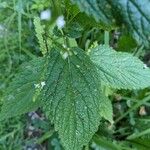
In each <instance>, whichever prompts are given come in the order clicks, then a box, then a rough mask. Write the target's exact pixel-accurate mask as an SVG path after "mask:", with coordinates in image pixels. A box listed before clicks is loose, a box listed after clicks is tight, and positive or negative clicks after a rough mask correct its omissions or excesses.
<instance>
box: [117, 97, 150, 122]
mask: <svg viewBox="0 0 150 150" xmlns="http://www.w3.org/2000/svg"><path fill="white" fill-rule="evenodd" d="M149 100H150V96H147V97H145V98H144V99H142V100H139V101H138V102H137V103H136V104H135V105H134V106H132V107H131V108H130V109H128V111H126V112H125V113H124V114H123V115H121V116H120V117H119V118H118V119H116V120H115V124H116V123H118V122H119V121H120V120H122V119H123V118H124V117H125V116H127V115H128V114H129V113H130V112H131V111H133V110H135V109H137V108H138V107H140V106H141V105H142V104H144V103H146V102H147V101H149Z"/></svg>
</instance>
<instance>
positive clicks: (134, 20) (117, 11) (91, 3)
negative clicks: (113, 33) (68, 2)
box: [72, 0, 150, 46]
mask: <svg viewBox="0 0 150 150" xmlns="http://www.w3.org/2000/svg"><path fill="white" fill-rule="evenodd" d="M72 2H74V3H76V4H78V6H79V7H80V9H81V10H82V11H84V12H86V13H87V14H88V15H91V16H93V17H94V18H95V20H97V21H99V22H101V23H103V24H105V25H106V26H111V25H113V24H114V22H115V21H116V22H117V24H120V23H121V24H122V23H123V24H125V27H127V29H128V30H129V31H130V32H129V33H131V35H132V36H133V37H134V38H135V39H136V40H137V42H138V43H139V44H140V43H143V44H145V45H146V46H149V45H150V44H149V43H150V15H149V14H150V9H149V8H150V2H149V0H144V1H142V0H72Z"/></svg>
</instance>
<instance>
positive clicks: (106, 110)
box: [100, 98, 113, 123]
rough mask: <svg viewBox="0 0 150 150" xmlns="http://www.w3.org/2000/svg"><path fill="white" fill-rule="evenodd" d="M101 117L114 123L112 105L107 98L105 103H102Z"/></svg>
mask: <svg viewBox="0 0 150 150" xmlns="http://www.w3.org/2000/svg"><path fill="white" fill-rule="evenodd" d="M100 115H101V116H102V117H104V118H105V119H106V120H108V121H109V122H111V123H113V108H112V103H111V101H110V100H109V99H108V98H105V101H103V103H101V109H100Z"/></svg>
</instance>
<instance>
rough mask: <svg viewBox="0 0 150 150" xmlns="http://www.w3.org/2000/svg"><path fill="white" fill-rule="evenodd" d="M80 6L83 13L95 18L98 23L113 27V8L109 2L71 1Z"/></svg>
mask: <svg viewBox="0 0 150 150" xmlns="http://www.w3.org/2000/svg"><path fill="white" fill-rule="evenodd" d="M71 1H72V2H73V3H76V4H78V6H79V7H80V9H81V11H84V12H86V13H87V14H88V15H90V16H93V17H94V18H95V20H96V21H100V22H101V23H102V24H104V25H106V26H108V27H110V26H111V25H113V16H112V14H111V6H110V5H109V2H107V0H71Z"/></svg>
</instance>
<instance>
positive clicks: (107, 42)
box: [104, 31, 109, 46]
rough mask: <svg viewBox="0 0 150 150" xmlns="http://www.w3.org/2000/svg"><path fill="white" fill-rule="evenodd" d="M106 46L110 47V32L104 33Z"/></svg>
mask: <svg viewBox="0 0 150 150" xmlns="http://www.w3.org/2000/svg"><path fill="white" fill-rule="evenodd" d="M104 44H105V45H107V46H109V31H105V32H104Z"/></svg>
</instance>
